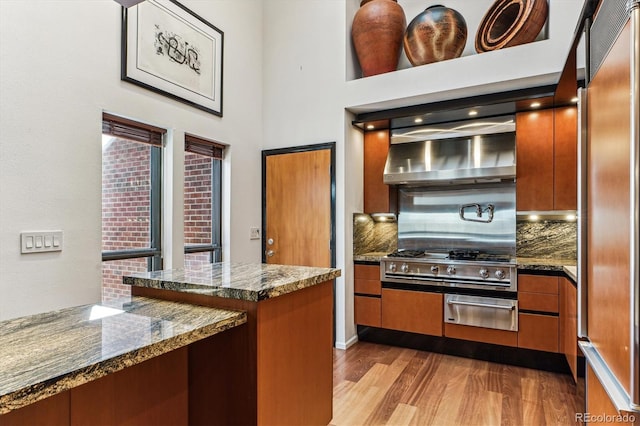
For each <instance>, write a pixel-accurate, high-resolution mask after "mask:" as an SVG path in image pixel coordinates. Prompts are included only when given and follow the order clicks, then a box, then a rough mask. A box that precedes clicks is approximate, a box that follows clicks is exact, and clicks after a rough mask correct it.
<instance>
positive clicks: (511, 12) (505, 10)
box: [476, 0, 549, 53]
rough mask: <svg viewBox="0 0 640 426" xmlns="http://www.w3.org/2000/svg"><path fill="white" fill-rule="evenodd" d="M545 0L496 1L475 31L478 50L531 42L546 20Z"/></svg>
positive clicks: (480, 51) (479, 51) (547, 10)
mask: <svg viewBox="0 0 640 426" xmlns="http://www.w3.org/2000/svg"><path fill="white" fill-rule="evenodd" d="M548 13H549V5H548V4H547V0H497V1H496V2H495V3H493V5H492V6H491V8H490V9H489V10H488V11H487V13H486V14H485V15H484V18H482V21H481V22H480V25H479V26H478V32H477V33H476V51H477V52H478V53H482V52H489V51H491V50H497V49H503V48H505V47H511V46H517V45H520V44H526V43H531V42H532V41H534V40H535V39H536V38H537V37H538V34H539V33H540V30H542V27H544V24H545V22H546V21H547V15H548Z"/></svg>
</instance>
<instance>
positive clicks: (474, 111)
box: [469, 110, 478, 115]
mask: <svg viewBox="0 0 640 426" xmlns="http://www.w3.org/2000/svg"><path fill="white" fill-rule="evenodd" d="M469 115H478V111H476V110H471V111H469Z"/></svg>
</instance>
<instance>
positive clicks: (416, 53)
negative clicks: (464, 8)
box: [404, 5, 467, 66]
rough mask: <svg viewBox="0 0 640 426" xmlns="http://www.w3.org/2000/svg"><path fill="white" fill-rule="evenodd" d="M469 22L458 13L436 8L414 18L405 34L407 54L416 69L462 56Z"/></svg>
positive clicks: (440, 6)
mask: <svg viewBox="0 0 640 426" xmlns="http://www.w3.org/2000/svg"><path fill="white" fill-rule="evenodd" d="M466 43H467V22H466V21H465V20H464V17H463V16H462V15H461V14H460V13H459V12H458V11H456V10H454V9H451V8H448V7H445V6H442V5H434V6H430V7H428V8H427V9H426V10H425V11H424V12H422V13H420V14H419V15H418V16H416V17H415V18H413V20H412V21H411V23H410V24H409V26H408V27H407V31H406V32H405V34H404V51H405V54H406V55H407V59H409V62H411V64H412V65H413V66H417V65H424V64H430V63H432V62H439V61H445V60H447V59H453V58H457V57H459V56H460V55H462V51H463V50H464V46H465V44H466Z"/></svg>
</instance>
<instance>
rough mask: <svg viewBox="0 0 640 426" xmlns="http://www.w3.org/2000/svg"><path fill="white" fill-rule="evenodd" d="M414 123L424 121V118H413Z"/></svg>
mask: <svg viewBox="0 0 640 426" xmlns="http://www.w3.org/2000/svg"><path fill="white" fill-rule="evenodd" d="M413 122H414V123H422V118H420V117H418V118H416V119H415V120H413Z"/></svg>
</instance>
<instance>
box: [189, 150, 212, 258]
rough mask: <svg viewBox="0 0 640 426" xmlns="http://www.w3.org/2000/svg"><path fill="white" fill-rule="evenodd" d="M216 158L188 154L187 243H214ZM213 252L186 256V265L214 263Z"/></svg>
mask: <svg viewBox="0 0 640 426" xmlns="http://www.w3.org/2000/svg"><path fill="white" fill-rule="evenodd" d="M212 163H213V159H212V158H210V157H206V156H204V155H198V154H194V153H192V152H185V153H184V243H185V245H196V244H211V238H212V236H211V235H212V234H211V184H212V182H211V177H212V176H211V175H212V170H211V167H212ZM209 259H210V257H209V253H208V252H207V253H191V254H188V255H185V258H184V266H185V267H186V268H195V267H198V266H199V265H202V264H203V263H209V262H210V260H209Z"/></svg>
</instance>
